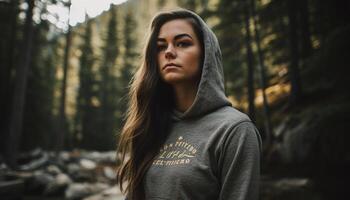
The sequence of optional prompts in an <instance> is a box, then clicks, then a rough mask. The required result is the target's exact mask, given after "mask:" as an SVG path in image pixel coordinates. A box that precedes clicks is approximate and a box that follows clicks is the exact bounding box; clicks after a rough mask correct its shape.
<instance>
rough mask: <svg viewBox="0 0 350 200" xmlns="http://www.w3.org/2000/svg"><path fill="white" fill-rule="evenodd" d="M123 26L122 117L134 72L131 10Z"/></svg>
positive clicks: (133, 23) (134, 41) (133, 39)
mask: <svg viewBox="0 0 350 200" xmlns="http://www.w3.org/2000/svg"><path fill="white" fill-rule="evenodd" d="M124 21H125V26H124V31H123V34H124V35H123V37H124V47H125V52H124V56H123V57H124V63H123V66H122V68H121V77H120V78H121V80H120V81H121V100H120V106H119V111H120V113H123V115H124V114H125V112H126V107H127V103H128V102H127V101H128V99H127V94H128V90H129V83H130V80H131V77H132V74H133V72H134V70H135V68H136V67H135V59H136V57H137V53H136V52H135V51H136V49H135V48H136V43H137V40H136V37H135V34H133V30H135V28H136V26H137V24H136V21H135V19H134V16H133V14H132V13H131V10H128V11H127V12H126V14H125V19H124ZM123 117H124V116H120V118H119V119H122V118H123Z"/></svg>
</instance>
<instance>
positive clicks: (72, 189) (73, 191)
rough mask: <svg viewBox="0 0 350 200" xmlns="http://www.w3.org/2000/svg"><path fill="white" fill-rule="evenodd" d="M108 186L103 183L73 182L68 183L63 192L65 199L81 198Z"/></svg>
mask: <svg viewBox="0 0 350 200" xmlns="http://www.w3.org/2000/svg"><path fill="white" fill-rule="evenodd" d="M108 187H109V186H108V185H107V184H103V183H95V184H89V183H73V184H71V185H69V187H68V188H67V190H66V192H65V198H67V199H81V198H84V197H87V196H90V195H93V194H96V193H99V192H101V191H103V190H106V189H107V188H108Z"/></svg>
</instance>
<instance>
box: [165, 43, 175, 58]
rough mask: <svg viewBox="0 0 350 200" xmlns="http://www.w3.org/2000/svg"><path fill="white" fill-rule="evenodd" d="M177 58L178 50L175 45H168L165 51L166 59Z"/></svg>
mask: <svg viewBox="0 0 350 200" xmlns="http://www.w3.org/2000/svg"><path fill="white" fill-rule="evenodd" d="M175 57H176V50H175V48H174V46H173V45H168V48H167V49H166V50H165V58H167V59H170V58H175Z"/></svg>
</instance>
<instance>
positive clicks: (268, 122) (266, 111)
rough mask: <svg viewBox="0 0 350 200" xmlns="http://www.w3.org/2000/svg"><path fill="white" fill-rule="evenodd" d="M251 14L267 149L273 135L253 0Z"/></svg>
mask: <svg viewBox="0 0 350 200" xmlns="http://www.w3.org/2000/svg"><path fill="white" fill-rule="evenodd" d="M250 6H251V9H250V10H251V13H252V16H253V23H254V34H255V42H256V46H257V50H258V58H259V59H258V60H259V64H258V67H259V72H260V73H259V74H260V85H261V91H262V96H263V106H264V126H265V147H266V148H269V147H270V145H271V144H272V139H273V134H272V126H271V120H270V108H269V103H268V99H267V97H266V92H265V90H266V75H265V64H264V55H263V52H262V50H261V47H260V33H259V29H258V22H257V16H256V11H255V0H251V4H250Z"/></svg>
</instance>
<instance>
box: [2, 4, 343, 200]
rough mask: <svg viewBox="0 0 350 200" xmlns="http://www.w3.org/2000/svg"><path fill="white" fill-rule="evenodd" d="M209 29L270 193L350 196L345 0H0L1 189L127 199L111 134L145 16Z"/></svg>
mask: <svg viewBox="0 0 350 200" xmlns="http://www.w3.org/2000/svg"><path fill="white" fill-rule="evenodd" d="M177 7H183V8H187V9H190V10H193V11H195V12H197V13H198V14H199V15H200V16H201V17H202V18H203V19H204V20H205V21H206V22H207V23H208V24H209V26H210V27H212V29H213V31H214V32H215V34H216V35H217V37H218V39H219V42H220V44H221V48H222V54H223V63H224V71H225V85H226V93H227V95H228V97H229V99H230V101H231V102H232V104H233V105H234V106H235V107H236V108H238V109H239V110H241V111H242V112H245V113H247V114H248V115H249V116H250V117H251V119H252V120H253V121H254V122H255V123H256V125H257V127H258V128H259V131H260V133H261V135H262V138H263V155H262V177H261V195H260V196H261V198H260V199H263V200H277V199H284V200H292V199H293V200H294V199H295V200H296V199H298V200H300V199H314V200H321V199H348V198H349V191H350V190H349V186H348V184H347V181H348V178H349V177H350V176H349V175H350V172H349V169H350V147H349V144H348V143H349V142H350V133H349V130H350V115H349V114H350V101H349V100H350V93H349V91H350V90H349V89H350V85H349V83H348V80H349V78H348V75H349V69H348V68H349V67H350V66H349V64H348V62H349V61H348V60H347V59H349V58H350V48H349V46H350V1H348V0H168V1H165V0H0V30H1V31H0V36H1V40H0V66H1V67H0V118H1V119H0V134H1V137H0V138H1V140H0V150H1V151H0V152H1V154H0V199H4V200H5V199H31V200H33V199H86V200H96V199H114V200H118V199H123V195H121V194H120V191H119V190H118V189H117V186H116V182H115V166H116V164H118V162H117V161H116V159H115V156H116V152H115V149H116V147H117V146H116V144H117V140H118V135H119V134H120V130H121V127H122V125H123V117H124V114H125V111H126V106H127V101H128V100H127V97H126V95H127V91H128V83H129V81H130V78H131V77H132V74H133V72H134V71H135V69H136V68H137V67H138V66H139V64H140V55H141V52H142V49H143V45H144V42H145V38H146V35H145V34H146V33H147V32H148V27H149V23H150V20H151V19H152V17H153V16H154V14H155V13H157V12H158V11H161V10H167V9H173V8H177Z"/></svg>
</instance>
